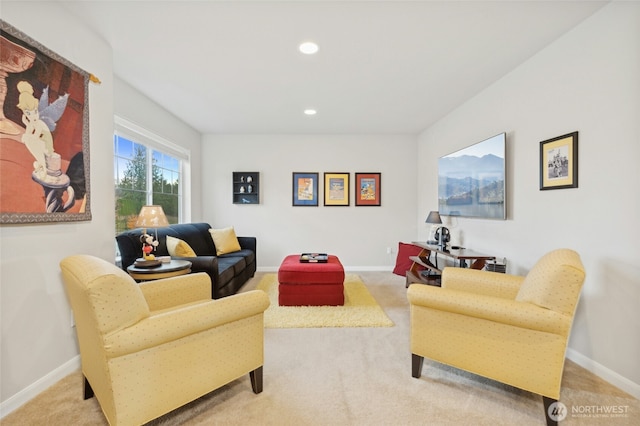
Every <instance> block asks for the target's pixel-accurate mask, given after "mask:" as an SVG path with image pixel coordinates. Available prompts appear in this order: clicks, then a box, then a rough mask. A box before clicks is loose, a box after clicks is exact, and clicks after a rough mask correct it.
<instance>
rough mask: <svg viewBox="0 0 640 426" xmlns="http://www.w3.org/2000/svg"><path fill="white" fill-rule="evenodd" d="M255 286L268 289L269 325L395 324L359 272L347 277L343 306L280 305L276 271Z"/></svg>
mask: <svg viewBox="0 0 640 426" xmlns="http://www.w3.org/2000/svg"><path fill="white" fill-rule="evenodd" d="M256 288H257V289H258V290H263V291H265V292H266V293H267V294H268V295H269V300H270V301H271V305H270V306H269V308H268V309H267V310H266V311H265V313H264V326H265V327H267V328H303V327H392V326H393V321H391V320H390V319H389V317H388V316H387V315H386V314H385V313H384V310H383V309H382V308H381V307H380V305H379V304H378V303H377V302H376V299H375V298H374V297H373V296H371V293H369V291H368V290H367V287H366V286H365V285H364V283H363V282H362V280H361V279H360V277H358V275H356V274H346V276H345V278H344V295H345V297H344V305H343V306H279V305H278V276H277V274H266V275H265V276H264V277H262V279H261V280H260V283H259V284H258V286H257V287H256Z"/></svg>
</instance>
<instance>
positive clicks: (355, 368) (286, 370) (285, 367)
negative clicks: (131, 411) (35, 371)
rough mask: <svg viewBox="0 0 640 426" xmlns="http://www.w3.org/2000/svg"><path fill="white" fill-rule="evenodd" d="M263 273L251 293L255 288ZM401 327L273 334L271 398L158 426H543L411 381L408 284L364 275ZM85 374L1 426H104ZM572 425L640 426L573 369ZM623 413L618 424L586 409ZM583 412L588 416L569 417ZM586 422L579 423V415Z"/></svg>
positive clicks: (236, 401) (608, 392)
mask: <svg viewBox="0 0 640 426" xmlns="http://www.w3.org/2000/svg"><path fill="white" fill-rule="evenodd" d="M263 275H264V274H260V273H259V274H257V275H256V277H255V278H254V279H252V280H251V281H250V282H249V283H248V284H247V285H245V287H244V288H243V291H246V290H250V289H254V288H255V287H256V286H257V284H258V282H259V281H260V279H261V278H262V276H263ZM359 275H360V277H361V278H362V280H363V281H364V282H365V283H366V285H367V288H368V289H369V291H370V292H371V294H372V295H373V297H375V299H376V300H377V301H378V302H379V303H380V305H381V306H382V307H383V309H384V310H385V312H386V313H387V315H388V316H389V317H390V318H391V320H392V321H393V322H394V323H395V326H394V327H375V328H366V327H361V328H291V329H265V365H264V391H263V392H262V393H261V394H259V395H255V394H253V393H252V391H251V385H250V382H249V377H248V375H247V376H246V377H242V378H240V379H238V380H236V381H234V382H232V383H230V384H228V385H227V386H224V387H223V388H221V389H218V390H216V391H214V392H211V393H209V394H207V395H205V396H204V397H202V398H200V399H199V400H197V401H194V402H193V403H191V404H188V405H187V406H185V407H182V408H180V409H178V410H176V411H174V412H171V413H169V414H167V415H165V416H163V417H161V418H159V419H157V420H155V421H153V422H152V423H151V424H152V425H189V426H191V425H296V426H298V425H302V426H306V425H309V426H316V425H318V426H324V425H332V426H333V425H355V426H359V425H456V426H457V425H474V426H475V425H491V426H494V425H509V426H512V425H544V424H545V420H544V412H543V408H542V398H541V397H539V396H537V395H533V394H530V393H528V392H525V391H521V390H519V389H515V388H512V387H509V386H505V385H502V384H500V383H496V382H493V381H490V380H486V379H483V378H481V377H478V376H475V375H473V374H469V373H465V372H462V371H459V370H456V369H453V368H449V367H447V366H444V365H441V364H437V363H434V362H430V361H428V360H425V365H424V367H423V373H422V377H421V378H420V379H414V378H412V377H411V356H410V353H409V309H408V302H407V299H406V289H405V286H404V278H402V277H398V276H395V275H392V274H391V273H390V272H388V273H387V272H365V273H359ZM81 394H82V380H81V376H80V373H76V374H73V375H71V376H69V377H67V378H65V379H64V380H62V381H60V382H59V383H57V384H56V385H54V386H53V387H51V388H50V389H48V390H47V391H45V392H44V393H42V394H41V395H40V396H38V397H36V398H35V399H34V400H33V401H31V402H29V403H28V404H26V405H25V406H23V407H21V408H19V409H18V410H16V411H14V412H13V413H11V414H9V415H8V416H7V417H5V418H4V419H2V421H1V422H0V423H2V425H3V426H14V425H20V426H23V425H52V426H57V425H106V424H107V423H106V420H105V418H104V416H103V415H102V413H101V412H100V408H99V405H98V403H97V401H96V400H95V398H94V399H89V400H87V401H83V400H82V395H81ZM560 400H561V402H563V403H564V404H565V405H566V406H567V407H568V409H569V411H570V414H569V415H568V417H567V418H566V419H565V420H564V421H562V422H561V423H560V426H565V425H587V426H592V425H593V426H596V425H597V426H599V425H608V426H610V425H613V426H618V425H619V426H626V425H637V424H640V401H638V400H637V399H635V398H632V397H631V396H629V395H627V394H626V393H624V392H622V391H620V390H619V389H617V388H615V387H613V386H611V385H609V384H608V383H606V382H604V381H602V380H600V379H599V378H597V377H596V376H594V375H593V374H590V373H588V372H587V371H586V370H584V369H582V368H581V367H579V366H577V365H576V364H574V363H573V362H570V361H567V363H566V368H565V374H564V377H563V386H562V391H561V398H560ZM598 407H601V408H600V409H601V410H602V409H607V408H610V407H617V408H618V409H619V410H625V411H626V412H625V413H622V414H621V415H620V416H619V417H612V416H611V415H609V416H608V417H605V416H604V415H602V414H600V415H591V416H590V417H586V416H585V415H586V413H585V411H586V410H591V411H592V412H593V411H594V410H595V409H598ZM575 409H577V410H578V411H582V413H575V414H571V412H572V410H575ZM578 414H580V416H578Z"/></svg>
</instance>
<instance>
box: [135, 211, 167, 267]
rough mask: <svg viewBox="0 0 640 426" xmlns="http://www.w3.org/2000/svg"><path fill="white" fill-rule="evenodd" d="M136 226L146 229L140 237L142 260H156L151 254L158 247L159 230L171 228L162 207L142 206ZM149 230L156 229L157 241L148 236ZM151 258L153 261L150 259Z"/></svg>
mask: <svg viewBox="0 0 640 426" xmlns="http://www.w3.org/2000/svg"><path fill="white" fill-rule="evenodd" d="M135 226H136V227H138V228H143V229H144V230H143V231H142V235H141V236H140V241H141V242H142V258H143V259H145V260H153V259H155V257H154V256H153V255H151V252H152V251H153V250H155V248H156V246H157V245H158V228H161V227H164V226H169V221H168V220H167V216H166V215H165V214H164V210H163V209H162V206H155V205H154V206H142V208H141V209H140V214H139V215H138V219H137V220H136V225H135ZM147 228H155V230H156V235H155V239H154V237H152V236H151V235H149V234H147ZM149 257H151V259H149Z"/></svg>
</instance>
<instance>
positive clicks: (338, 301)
mask: <svg viewBox="0 0 640 426" xmlns="http://www.w3.org/2000/svg"><path fill="white" fill-rule="evenodd" d="M278 283H279V284H280V285H279V286H278V304H279V305H280V306H322V305H332V306H337V305H344V268H343V267H342V263H340V260H338V258H337V257H336V256H333V255H329V259H328V261H327V263H303V262H300V255H299V254H292V255H289V256H287V257H285V258H284V260H283V261H282V264H281V265H280V269H278Z"/></svg>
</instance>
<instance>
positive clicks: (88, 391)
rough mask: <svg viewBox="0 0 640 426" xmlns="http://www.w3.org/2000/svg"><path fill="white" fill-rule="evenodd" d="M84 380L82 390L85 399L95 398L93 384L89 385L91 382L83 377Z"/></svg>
mask: <svg viewBox="0 0 640 426" xmlns="http://www.w3.org/2000/svg"><path fill="white" fill-rule="evenodd" d="M82 378H83V379H84V383H83V386H82V388H83V389H82V390H83V393H84V399H89V398H93V395H94V394H93V389H92V388H91V384H90V383H89V381H88V380H87V378H86V377H84V376H82Z"/></svg>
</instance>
